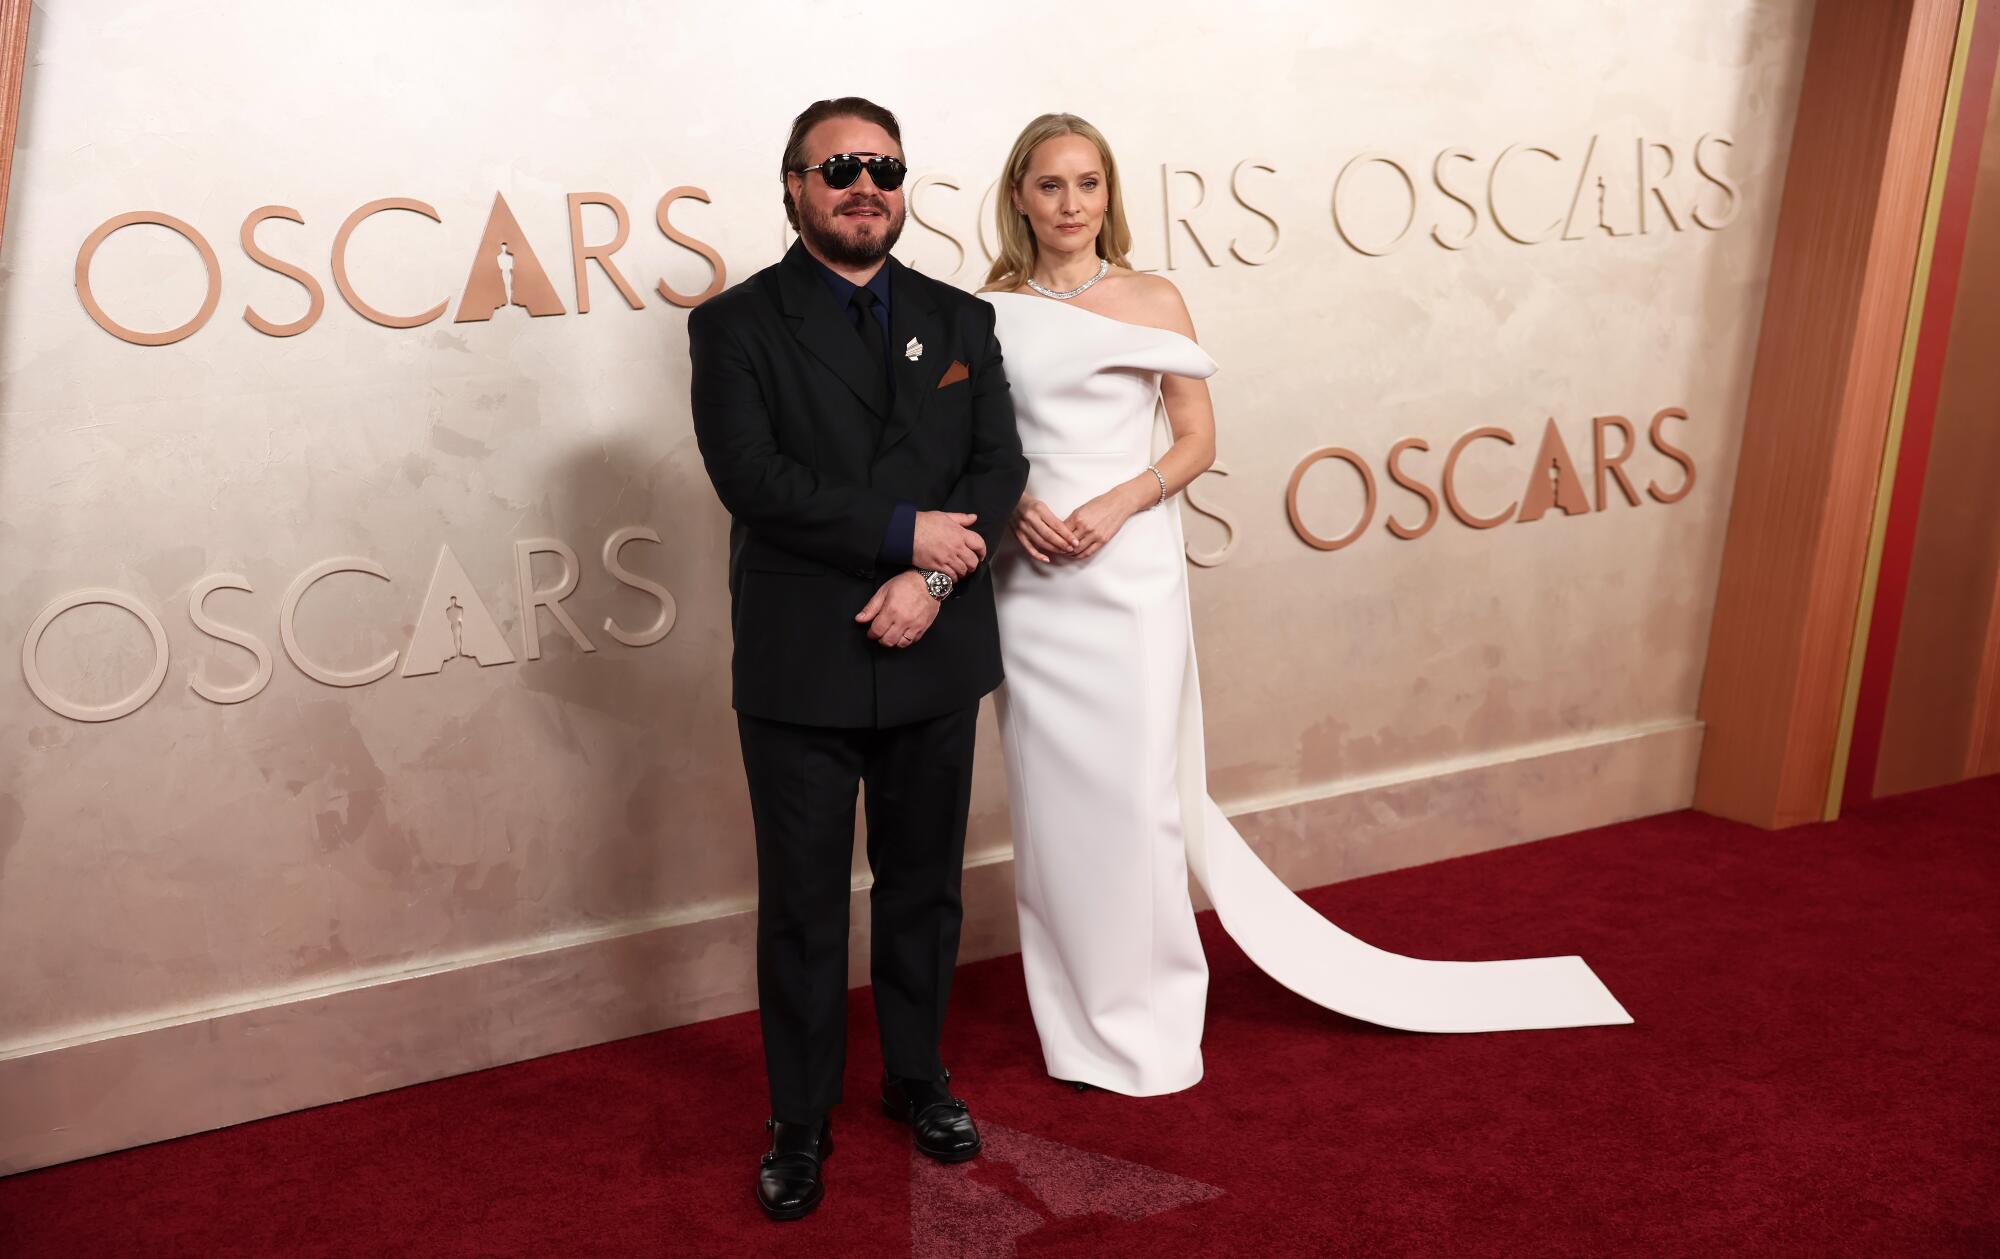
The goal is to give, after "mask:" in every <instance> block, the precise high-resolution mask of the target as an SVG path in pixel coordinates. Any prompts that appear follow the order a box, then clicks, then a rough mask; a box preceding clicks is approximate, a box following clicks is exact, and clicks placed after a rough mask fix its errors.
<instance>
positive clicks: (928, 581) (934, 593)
mask: <svg viewBox="0 0 2000 1259" xmlns="http://www.w3.org/2000/svg"><path fill="white" fill-rule="evenodd" d="M924 584H925V585H926V586H928V587H930V591H931V598H933V599H942V598H944V597H945V596H946V595H948V594H950V593H951V577H950V576H949V575H948V574H945V573H926V574H925V575H924Z"/></svg>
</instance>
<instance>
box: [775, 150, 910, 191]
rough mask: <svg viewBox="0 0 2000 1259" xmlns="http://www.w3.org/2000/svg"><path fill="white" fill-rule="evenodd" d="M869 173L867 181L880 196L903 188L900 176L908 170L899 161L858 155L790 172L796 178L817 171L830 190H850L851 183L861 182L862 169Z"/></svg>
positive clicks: (837, 156) (841, 156) (836, 156)
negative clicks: (858, 180)
mask: <svg viewBox="0 0 2000 1259" xmlns="http://www.w3.org/2000/svg"><path fill="white" fill-rule="evenodd" d="M863 168H866V169H867V171H868V178H870V179H872V180H874V181H875V186H876V187H877V188H879V189H881V190H882V191H883V192H894V191H896V189H898V188H901V187H902V186H903V176H904V174H905V173H907V172H908V170H909V167H907V166H904V165H903V159H902V158H900V157H889V156H887V155H877V156H874V157H863V156H862V155H861V154H859V153H836V154H834V155H833V156H832V157H829V158H827V159H826V160H825V161H824V162H821V163H820V164H819V165H817V166H801V167H799V168H798V169H797V170H795V171H794V172H793V174H796V175H805V174H809V173H810V172H812V171H818V172H819V173H820V178H822V179H824V180H826V186H827V187H829V188H834V189H840V188H851V187H853V186H854V181H855V180H857V179H859V178H861V172H862V169H863Z"/></svg>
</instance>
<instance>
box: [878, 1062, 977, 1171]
mask: <svg viewBox="0 0 2000 1259" xmlns="http://www.w3.org/2000/svg"><path fill="white" fill-rule="evenodd" d="M950 1084H951V1072H949V1071H947V1072H945V1073H944V1079H942V1080H899V1079H894V1078H892V1077H890V1076H887V1075H885V1076H883V1077H882V1110H883V1112H884V1113H885V1114H887V1115H888V1116H889V1118H891V1119H896V1120H900V1121H902V1122H903V1123H906V1124H908V1125H910V1134H911V1137H912V1139H913V1140H914V1141H915V1143H916V1147H917V1149H918V1150H919V1151H920V1152H922V1153H924V1154H926V1155H929V1156H930V1157H931V1158H934V1159H936V1160H937V1161H938V1162H940V1163H963V1162H964V1161H965V1160H967V1159H969V1158H971V1157H972V1156H974V1155H975V1154H978V1153H979V1144H980V1142H979V1129H978V1128H977V1127H975V1126H973V1123H972V1115H971V1113H970V1112H969V1110H968V1108H967V1107H966V1104H965V1102H964V1101H963V1100H962V1099H960V1098H956V1097H953V1096H952V1095H951V1091H950V1088H949V1085H950Z"/></svg>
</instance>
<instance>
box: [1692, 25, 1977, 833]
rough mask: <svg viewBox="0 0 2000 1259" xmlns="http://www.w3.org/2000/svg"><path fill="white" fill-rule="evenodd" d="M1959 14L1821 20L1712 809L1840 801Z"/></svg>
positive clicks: (1719, 716) (1720, 626)
mask: <svg viewBox="0 0 2000 1259" xmlns="http://www.w3.org/2000/svg"><path fill="white" fill-rule="evenodd" d="M1958 17H1959V3H1958V0H1822V3H1821V4H1820V6H1819V8H1818V10H1817V11H1816V12H1815V15H1814V19H1813V33H1812V41H1811V45H1810V47H1809V50H1808V53H1807V62H1806V73H1805V81H1804V84H1803V86H1802V89H1801V93H1800V98H1799V108H1798V123H1797V127H1796V131H1795V133H1794V136H1793V141H1792V154H1791V161H1790V166H1789V168H1788V170H1787V173H1786V178H1785V192H1784V199H1783V201H1782V203H1781V207H1780V210H1779V221H1778V238H1777V243H1776V246H1775V249H1774V252H1773V256H1772V261H1771V279H1770V286H1769V290H1768V293H1767V296H1766V300H1765V308H1764V320H1763V331H1762V335H1761V338H1760V340H1759V342H1758V348H1757V362H1756V367H1755V369H1754V374H1753V377H1752V382H1751V390H1750V406H1749V415H1748V419H1747V423H1746V426H1745V431H1744V437H1743V453H1742V457H1741V460H1740V463H1739V471H1738V473H1737V481H1736V492H1735V502H1734V506H1733V508H1732V510H1731V515H1730V522H1729V534H1728V539H1727V541H1726V543H1725V545H1724V551H1723V564H1722V576H1721V583H1720V588H1719V590H1718V593H1717V598H1716V611H1715V621H1714V625H1713V627H1712V628H1711V630H1710V638H1709V652H1708V669H1707V673H1706V675H1705V677H1704V679H1703V684H1702V699H1701V716H1702V719H1703V721H1704V722H1705V723H1706V724H1707V727H1708V733H1707V736H1706V740H1705V743H1704V746H1703V749H1702V758H1701V769H1700V773H1699V775H1698V777H1697V781H1696V787H1695V804H1696V807H1698V808H1701V809H1704V810H1707V811H1708V812H1711V813H1717V814H1720V815H1722V816H1725V817H1731V818H1737V819H1739V820H1742V821H1747V822H1751V823H1754V824H1757V825H1760V826H1772V827H1775V826H1790V825H1795V824H1797V823H1800V822H1807V821H1812V820H1816V819H1817V818H1819V817H1820V816H1821V812H1822V810H1823V808H1824V803H1825V799H1826V789H1827V780H1828V776H1829V774H1830V772H1831V767H1832V760H1833V750H1834V745H1835V742H1836V739H1837V736H1838V732H1839V724H1840V710H1841V703H1842V692H1843V684H1844V681H1845V676H1846V670H1847V661H1848V649H1849V647H1850V645H1851V641H1852V637H1853V626H1854V615H1855V610H1856V605H1857V600H1858V598H1859V594H1860V589H1861V578H1862V571H1863V567H1864V562H1865V558H1866V551H1867V546H1868V531H1869V525H1870V518H1871V510H1872V503H1873V499H1874V494H1875V488H1876V479H1877V476H1878V473H1879V471H1880V468H1881V461H1882V451H1883V442H1884V438H1885V433H1886V429H1887V424H1888V418H1889V405H1890V400H1891V396H1892V393H1893V390H1894V385H1895V379H1896V371H1897V364H1898V361H1899V357H1900V352H1901V348H1902V341H1903V330H1904V319H1905V315H1906V312H1907V303H1908V298H1909V292H1910V283H1911V279H1912V274H1913V270H1914V267H1915V262H1916V253H1917V242H1918V238H1919V233H1920V229H1921V226H1922V220H1923V213H1924V205H1925V199H1926V194H1927V192H1928V188H1929V183H1930V175H1931V162H1932V157H1933V151H1934V148H1935V143H1936V137H1937V128H1938V122H1939V118H1940V116H1941V112H1942V108H1943V102H1944V94H1945V87H1946V84H1947V82H1948V79H1949V75H1950V68H1951V56H1952V50H1953V43H1954V38H1955V36H1956V33H1957V26H1958Z"/></svg>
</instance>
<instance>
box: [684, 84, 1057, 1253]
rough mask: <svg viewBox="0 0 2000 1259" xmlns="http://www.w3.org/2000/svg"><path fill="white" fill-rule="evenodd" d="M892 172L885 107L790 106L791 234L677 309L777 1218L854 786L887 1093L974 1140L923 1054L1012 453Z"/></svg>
mask: <svg viewBox="0 0 2000 1259" xmlns="http://www.w3.org/2000/svg"><path fill="white" fill-rule="evenodd" d="M902 157H903V151H902V141H901V132H900V129H899V128H898V127H897V124H896V119H895V116H894V115H892V114H891V113H889V111H888V110H886V109H883V108H882V107H881V106H879V105H875V104H873V103H871V102H869V101H866V100H862V99H860V98H858V97H844V98H841V99H839V100H832V101H820V102H818V103H816V104H814V105H813V106H811V107H810V108H808V109H807V110H806V111H805V112H804V113H802V114H800V115H799V117H798V119H797V120H796V121H795V122H794V124H793V126H792V134H791V138H790V141H789V142H788V143H787V145H786V148H785V157H784V162H783V166H782V177H783V179H784V185H785V212H786V214H787V215H788V216H789V217H790V219H791V221H792V225H793V226H794V227H795V228H797V229H798V232H799V240H798V243H797V244H795V245H793V246H792V249H791V251H790V252H789V253H787V254H786V255H785V258H784V260H783V261H781V262H779V263H778V264H777V265H775V266H772V267H768V268H766V269H765V270H763V271H760V272H758V273H757V274H756V275H753V276H751V277H750V278H749V279H748V280H745V281H744V282H743V283H741V284H738V285H736V286H735V287H733V288H731V289H729V290H728V291H727V292H724V293H722V294H720V295H718V296H717V297H715V298H713V299H711V300H710V301H708V302H706V303H704V304H703V305H701V306H699V307H697V308H696V309H695V310H694V312H693V313H692V315H691V316H690V317H689V320H688V343H689V353H690V355H691V356H692V358H693V361H694V378H693V391H692V392H693V403H694V427H695V437H696V439H697V441H698V442H699V443H700V446H701V455H702V460H703V461H704V463H706V465H707V467H708V475H709V479H710V480H711V481H713V482H714V484H715V492H716V494H717V496H718V497H720V498H721V500H722V503H723V506H725V507H727V508H728V509H729V514H730V515H731V517H732V518H733V523H732V525H731V527H730V534H729V592H730V596H731V598H732V600H733V619H732V624H733V628H734V634H735V642H736V652H735V662H734V666H733V668H734V674H733V683H734V702H735V707H736V713H737V725H738V730H739V733H740V735H741V739H742V745H743V767H744V771H745V776H746V777H747V779H748V780H749V786H750V809H751V815H752V817H753V819H754V821H755V825H756V832H757V883H758V889H757V989H758V1004H759V1007H760V1012H761V1015H762V1023H763V1033H764V1061H765V1069H766V1071H767V1072H768V1074H769V1078H770V1087H771V1118H770V1120H769V1121H768V1123H767V1127H768V1128H769V1129H770V1131H771V1149H770V1152H769V1153H767V1154H766V1155H765V1156H764V1158H763V1161H762V1163H761V1164H760V1166H759V1169H758V1177H757V1200H758V1203H759V1204H760V1205H761V1206H762V1207H763V1208H764V1210H765V1212H766V1213H767V1214H769V1215H770V1216H771V1217H772V1218H774V1219H797V1218H799V1217H800V1216H803V1215H805V1214H806V1213H808V1212H809V1211H811V1210H812V1209H813V1208H814V1207H815V1206H817V1205H818V1204H819V1201H820V1199H821V1197H822V1195H823V1193H824V1182H823V1180H822V1178H821V1171H820V1165H821V1161H822V1160H823V1159H824V1158H825V1157H826V1156H827V1154H828V1153H830V1152H831V1150H832V1132H831V1128H830V1127H829V1125H828V1122H827V1111H828V1109H829V1108H830V1107H832V1106H833V1104H834V1103H836V1102H838V1101H839V1100H840V1095H841V1075H842V1068H843V1062H844V1058H845V1054H846V1030H847V1015H846V1004H847V1001H846V996H847V906H848V895H849V886H848V877H849V863H850V861H851V859H852V851H853V840H854V802H855V793H856V788H857V785H858V784H860V783H866V784H867V824H868V864H869V866H870V868H871V869H872V870H873V872H874V878H875V885H874V888H873V890H872V891H871V892H870V894H869V904H870V918H871V924H872V928H873V957H872V977H873V981H874V987H875V1007H876V1016H877V1025H878V1029H879V1031H880V1034H881V1042H882V1063H883V1079H882V1103H883V1105H884V1107H885V1108H887V1109H888V1111H889V1113H890V1114H891V1115H893V1116H895V1117H896V1118H899V1119H901V1120H903V1121H904V1122H906V1123H908V1124H910V1126H911V1129H912V1132H913V1140H914V1141H915V1144H916V1147H917V1149H919V1150H921V1151H922V1152H923V1153H925V1154H928V1155H930V1156H931V1157H933V1158H936V1159H940V1160H942V1161H946V1162H956V1161H959V1160H962V1159H967V1158H971V1157H972V1156H973V1155H975V1154H977V1153H978V1152H979V1134H978V1130H977V1129H976V1128H975V1127H974V1126H973V1123H972V1119H971V1116H970V1115H969V1114H968V1113H967V1110H966V1106H965V1103H964V1102H963V1101H960V1100H959V1099H958V1098H955V1097H953V1096H952V1095H951V1092H950V1090H949V1088H948V1081H949V1074H948V1073H947V1072H946V1070H945V1068H944V1063H943V1062H942V1060H941V1059H940V1056H939V1052H938V1039H939V1035H940V1033H941V1032H942V1030H943V1026H944V1010H945V999H946V996H947V994H948V993H949V991H950V987H951V974H952V968H953V966H954V964H955V963H956V960H957V955H958V933H959V918H960V904H959V874H960V870H961V868H962V866H963V862H964V851H965V822H966V808H967V804H968V800H969V797H970V793H971V783H972V742H973V727H974V722H975V720H976V718H977V716H978V712H979V699H980V697H981V696H983V695H985V694H986V693H987V692H989V691H991V690H993V689H994V688H995V687H996V686H998V685H999V684H1000V644H999V627H998V624H997V622H996V621H995V619H994V613H993V590H992V583H991V582H990V581H988V580H987V579H986V565H985V563H984V561H985V558H986V557H987V556H988V555H989V554H990V553H991V551H992V548H993V547H994V546H995V545H996V544H997V543H998V542H999V539H1000V537H1001V534H1002V530H1003V529H1004V528H1005V526H1006V523H1007V519H1008V516H1009V514H1010V512H1011V511H1012V509H1013V507H1014V504H1015V502H1016V500H1017V499H1019V497H1020V494H1021V489H1022V486H1023V485H1024V484H1025V483H1026V481H1027V475H1028V464H1027V461H1026V460H1025V459H1024V458H1023V457H1022V455H1021V442H1020V438H1019V436H1018V435H1017V434H1016V432H1015V429H1014V408H1013V403H1012V401H1011V400H1010V398H1009V396H1008V392H1007V376H1006V373H1005V371H1004V370H1003V368H1002V366H1001V360H1000V345H999V343H998V342H997V341H996V340H995V339H994V335H993V309H992V307H990V306H988V305H987V304H986V303H985V302H981V301H979V300H977V299H975V298H973V297H971V296H969V295H967V294H965V293H963V292H960V291H959V290H957V289H954V288H950V287H948V286H946V285H944V284H940V283H938V282H936V281H934V280H929V279H926V278H924V277H923V276H920V275H918V274H917V273H915V272H914V271H911V270H909V269H908V268H906V267H903V266H901V265H900V264H898V263H897V262H896V261H895V260H894V259H891V258H890V257H889V250H890V248H891V246H893V245H894V244H895V242H896V237H897V235H898V234H899V233H900V232H901V230H902V226H903V216H904V205H903V192H902V183H903V175H904V166H903V162H902Z"/></svg>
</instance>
